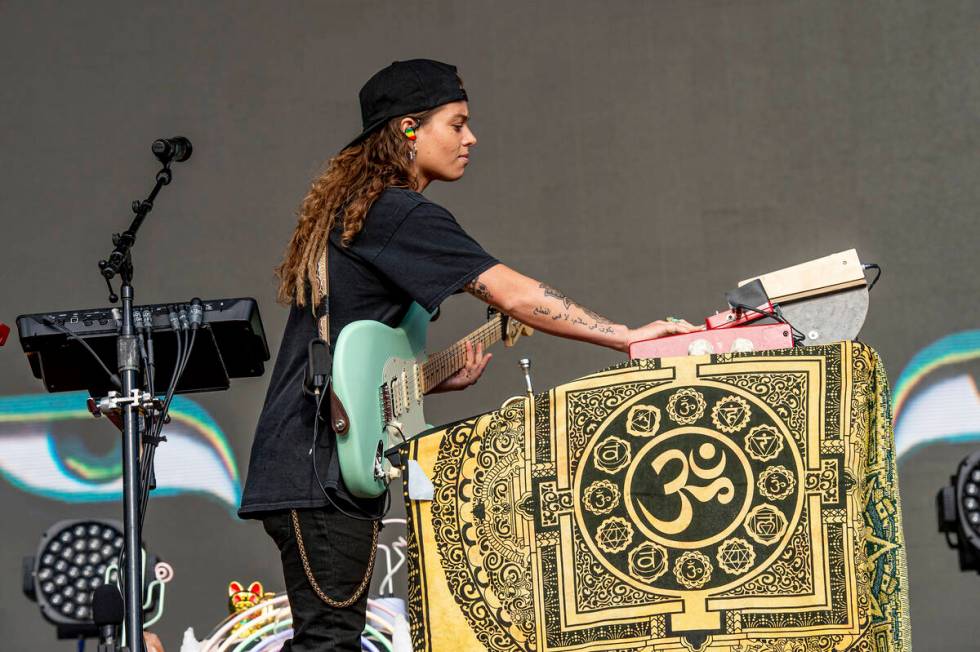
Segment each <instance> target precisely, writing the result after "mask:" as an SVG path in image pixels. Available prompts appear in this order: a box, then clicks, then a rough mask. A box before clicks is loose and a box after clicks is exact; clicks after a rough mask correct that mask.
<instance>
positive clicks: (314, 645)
mask: <svg viewBox="0 0 980 652" xmlns="http://www.w3.org/2000/svg"><path fill="white" fill-rule="evenodd" d="M297 513H298V514H299V522H300V532H301V533H302V535H303V545H304V547H305V548H306V555H307V558H308V559H309V563H310V569H311V570H312V571H313V576H314V578H315V579H316V581H317V583H318V584H319V585H320V589H321V590H322V591H323V592H324V593H325V594H326V595H327V596H328V597H329V598H331V599H333V600H336V601H338V602H341V601H344V600H347V598H349V597H350V596H351V595H352V594H353V593H354V591H355V590H356V589H357V587H358V585H359V584H360V583H361V580H362V579H363V577H364V571H365V570H366V568H367V565H368V561H369V560H370V556H371V534H372V524H371V523H370V522H367V521H358V520H355V519H351V518H348V517H347V516H344V515H343V514H341V513H339V512H337V511H336V510H334V509H333V508H331V507H326V508H323V509H301V510H298V512H297ZM262 523H263V525H264V526H265V531H266V532H267V533H268V534H269V536H271V537H272V539H273V540H274V541H275V542H276V545H277V546H278V547H279V553H280V555H281V556H282V572H283V576H284V577H285V580H286V593H287V594H288V595H289V606H290V608H291V609H292V612H293V638H292V640H290V641H287V642H286V644H285V646H283V648H282V649H283V651H284V652H290V651H291V652H313V651H314V650H316V651H317V652H320V651H323V650H350V651H351V652H360V650H361V632H362V631H363V630H364V618H365V616H364V610H365V608H366V607H367V594H368V592H367V591H364V594H363V595H362V596H361V597H360V599H359V600H358V601H357V602H355V603H354V604H353V605H351V606H350V607H347V608H346V609H335V608H334V607H331V606H329V605H327V604H326V603H325V602H323V600H321V599H320V598H319V597H318V596H317V594H316V593H315V592H314V590H313V587H312V586H310V581H309V579H308V578H307V576H306V571H305V570H304V569H303V562H302V559H301V558H300V554H299V547H298V546H297V544H296V536H295V534H294V532H293V522H292V517H291V516H290V513H289V511H288V510H286V511H282V512H274V513H270V514H269V515H268V516H266V517H264V518H263V519H262Z"/></svg>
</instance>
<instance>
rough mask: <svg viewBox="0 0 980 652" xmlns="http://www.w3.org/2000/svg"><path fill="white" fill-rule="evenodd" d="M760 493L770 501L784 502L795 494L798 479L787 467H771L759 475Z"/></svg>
mask: <svg viewBox="0 0 980 652" xmlns="http://www.w3.org/2000/svg"><path fill="white" fill-rule="evenodd" d="M756 484H757V485H758V487H759V493H761V494H762V495H763V496H765V497H766V498H768V499H769V500H782V499H783V498H786V496H788V495H790V494H791V493H793V489H795V488H796V478H795V477H794V476H793V474H792V473H791V472H790V470H789V469H787V468H786V467H785V466H782V465H778V466H770V467H768V468H766V469H765V470H764V471H763V472H762V473H760V474H759V480H758V482H757V483H756Z"/></svg>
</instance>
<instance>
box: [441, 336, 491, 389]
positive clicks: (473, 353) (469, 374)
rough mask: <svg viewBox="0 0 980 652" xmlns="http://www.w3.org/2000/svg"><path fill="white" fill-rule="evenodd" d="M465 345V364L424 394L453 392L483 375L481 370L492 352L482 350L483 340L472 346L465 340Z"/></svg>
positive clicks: (473, 383)
mask: <svg viewBox="0 0 980 652" xmlns="http://www.w3.org/2000/svg"><path fill="white" fill-rule="evenodd" d="M465 346H466V359H465V366H464V367H463V368H462V369H460V370H459V371H457V372H456V373H454V374H453V375H452V376H450V377H449V378H447V379H446V380H444V381H442V382H441V383H439V384H438V385H436V386H435V387H433V388H432V389H430V390H429V391H428V392H426V394H439V393H441V392H455V391H459V390H461V389H466V388H467V387H469V386H470V385H475V384H476V381H478V380H479V379H480V376H482V375H483V370H484V369H486V368H487V363H488V362H490V358H492V357H493V354H492V353H484V352H483V342H477V344H476V347H474V346H473V343H472V342H470V341H469V340H466V343H465Z"/></svg>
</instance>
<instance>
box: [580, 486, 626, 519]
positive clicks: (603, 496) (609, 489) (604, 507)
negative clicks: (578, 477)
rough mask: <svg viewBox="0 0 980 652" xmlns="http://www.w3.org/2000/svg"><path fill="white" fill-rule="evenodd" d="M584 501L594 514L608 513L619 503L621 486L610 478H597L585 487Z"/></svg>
mask: <svg viewBox="0 0 980 652" xmlns="http://www.w3.org/2000/svg"><path fill="white" fill-rule="evenodd" d="M583 501H584V503H585V508H586V509H587V510H589V511H590V512H592V513H593V514H608V513H609V512H611V511H612V510H613V509H615V508H616V506H617V505H619V488H618V487H617V486H616V485H614V484H613V483H611V482H609V480H597V481H595V482H593V483H592V484H590V485H589V486H588V487H586V488H585V496H584V497H583Z"/></svg>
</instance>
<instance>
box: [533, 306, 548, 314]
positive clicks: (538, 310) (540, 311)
mask: <svg viewBox="0 0 980 652" xmlns="http://www.w3.org/2000/svg"><path fill="white" fill-rule="evenodd" d="M534 314H535V315H550V314H551V309H550V308H542V307H541V306H535V307H534Z"/></svg>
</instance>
